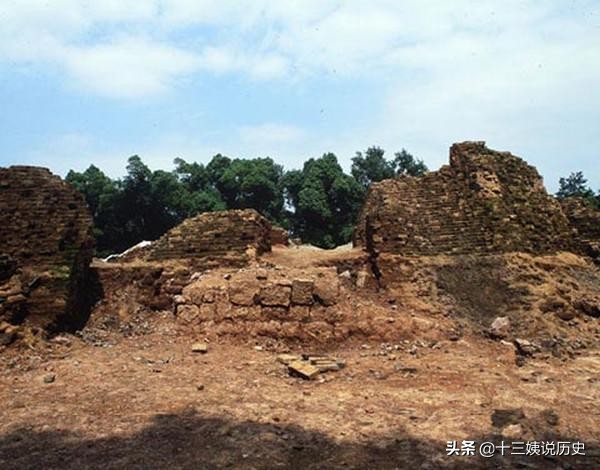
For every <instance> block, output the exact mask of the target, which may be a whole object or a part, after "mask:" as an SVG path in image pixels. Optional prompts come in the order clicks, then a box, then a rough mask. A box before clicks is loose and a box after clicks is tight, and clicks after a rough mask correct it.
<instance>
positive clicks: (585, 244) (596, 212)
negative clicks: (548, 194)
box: [561, 197, 600, 258]
mask: <svg viewBox="0 0 600 470" xmlns="http://www.w3.org/2000/svg"><path fill="white" fill-rule="evenodd" d="M561 206H562V209H563V211H564V213H565V214H566V216H567V218H568V219H569V223H570V224H571V227H572V228H573V237H574V240H575V243H576V244H577V246H578V248H579V250H580V251H581V252H583V253H585V254H587V255H588V256H592V257H594V258H598V257H600V209H598V208H596V207H594V206H593V205H592V204H591V203H590V202H589V201H586V200H585V199H582V198H578V197H569V198H566V199H563V200H562V201H561Z"/></svg>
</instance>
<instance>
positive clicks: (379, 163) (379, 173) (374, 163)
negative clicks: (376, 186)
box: [350, 147, 396, 188]
mask: <svg viewBox="0 0 600 470" xmlns="http://www.w3.org/2000/svg"><path fill="white" fill-rule="evenodd" d="M384 154H385V151H384V150H383V149H382V148H380V147H369V148H368V149H367V150H366V151H365V153H364V154H363V153H362V152H356V156H355V157H353V158H352V168H351V170H350V172H351V173H352V176H354V179H355V180H356V181H358V183H359V184H360V185H361V186H362V187H363V188H368V187H369V185H370V184H371V183H373V182H377V181H381V180H384V179H389V178H393V177H394V175H395V174H396V171H395V164H394V162H393V161H388V160H386V159H385V157H384Z"/></svg>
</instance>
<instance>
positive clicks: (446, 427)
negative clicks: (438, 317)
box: [0, 319, 600, 469]
mask: <svg viewBox="0 0 600 470" xmlns="http://www.w3.org/2000/svg"><path fill="white" fill-rule="evenodd" d="M153 329H154V330H155V332H154V333H152V334H148V335H144V336H136V337H131V338H124V337H122V336H121V335H116V334H107V335H106V336H105V337H104V338H102V339H101V340H97V341H96V344H97V346H93V345H91V344H88V343H86V342H85V341H83V340H81V339H79V338H77V337H74V336H69V337H68V340H69V342H70V345H65V344H60V345H59V344H56V343H49V344H47V345H45V346H42V345H40V346H39V348H40V349H39V350H35V351H34V350H30V351H28V352H27V353H26V354H23V351H18V350H13V351H10V352H7V353H6V354H5V356H4V361H3V364H2V367H1V372H0V373H1V375H0V400H1V401H2V404H3V406H2V411H1V412H0V422H1V425H0V468H3V469H12V468H14V469H25V468H44V469H50V468H223V467H228V468H405V467H408V466H411V467H416V468H464V466H466V465H469V466H472V467H476V468H515V467H516V468H519V466H520V468H599V467H598V465H599V464H600V453H599V452H598V447H597V445H598V424H599V422H600V414H599V409H598V405H597V403H598V400H599V399H600V387H599V385H598V384H599V377H600V354H599V352H598V351H597V350H596V351H589V350H588V351H586V352H584V353H581V354H580V355H578V356H577V357H576V358H575V359H573V360H568V361H566V362H561V361H559V360H558V359H555V358H543V359H541V360H537V359H536V360H533V359H532V360H530V361H528V362H527V363H526V364H525V366H523V367H520V368H519V367H516V366H515V356H514V350H513V348H512V347H511V346H510V345H505V344H502V343H497V342H490V341H488V340H484V339H481V338H476V337H464V338H463V339H461V340H459V341H456V342H451V341H442V342H440V343H438V344H437V345H434V346H433V347H428V346H427V345H425V346H419V343H418V342H417V343H410V344H405V343H402V344H400V345H399V346H398V349H395V348H394V346H393V345H392V351H391V352H389V353H387V355H380V354H381V352H380V351H381V350H382V348H381V345H380V344H377V343H371V344H369V345H360V344H356V345H346V346H344V347H343V348H341V349H339V350H335V351H333V353H334V354H335V355H337V356H339V357H341V358H343V359H345V360H346V362H347V366H346V368H345V369H343V370H342V371H339V372H329V373H326V374H322V375H321V376H320V378H319V379H317V380H315V381H303V380H302V379H298V378H292V377H289V376H288V374H287V372H286V368H285V366H283V365H281V364H279V363H278V362H277V361H276V352H275V351H269V350H268V349H269V347H268V346H265V347H264V348H263V350H257V349H256V348H255V346H254V344H253V343H252V342H249V343H248V344H244V345H232V344H228V343H223V344H217V343H210V347H209V352H208V353H207V354H205V355H198V354H195V353H192V352H191V350H190V346H191V343H192V342H193V341H194V340H197V339H198V338H194V337H186V336H185V335H182V334H180V333H178V332H175V331H174V330H173V329H172V328H171V324H170V322H169V321H168V320H166V319H165V320H162V321H158V322H157V324H156V325H154V328H153ZM200 339H201V338H200ZM415 344H416V354H414V353H410V350H411V349H412V350H413V352H415V348H413V346H414V345H415ZM402 368H406V369H402ZM410 368H415V369H416V370H415V371H412V370H411V369H410ZM50 373H51V374H55V381H54V382H53V383H45V382H44V380H43V378H44V377H45V376H46V375H47V374H50ZM515 407H520V408H522V409H523V411H524V412H525V415H526V420H525V421H524V422H523V423H522V425H523V431H524V434H523V437H522V439H523V440H534V439H537V440H541V439H551V440H563V441H575V440H578V441H584V442H585V443H586V444H587V448H586V451H587V454H588V455H587V456H586V457H573V456H571V457H563V458H560V459H552V460H548V459H542V458H534V457H519V458H512V459H511V458H509V457H503V458H502V457H495V458H494V459H492V460H485V459H483V458H478V457H464V458H460V457H455V456H452V457H447V456H446V455H445V448H446V441H447V440H462V439H471V440H476V441H482V440H484V439H485V440H492V441H495V442H500V441H501V440H502V439H503V438H502V437H501V436H500V435H499V431H498V430H497V429H494V428H493V427H492V424H491V415H492V413H493V410H494V409H498V408H515ZM548 409H552V410H554V411H555V412H556V413H557V414H558V416H559V422H558V424H557V425H555V426H552V425H550V424H548V423H547V422H546V421H545V419H544V416H545V415H544V412H545V410H548ZM546 412H547V411H546ZM561 465H563V466H562V467H561ZM569 465H571V466H570V467H569Z"/></svg>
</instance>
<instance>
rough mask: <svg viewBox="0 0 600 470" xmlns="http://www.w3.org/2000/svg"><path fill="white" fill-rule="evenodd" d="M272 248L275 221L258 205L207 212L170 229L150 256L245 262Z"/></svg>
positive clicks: (218, 263)
mask: <svg viewBox="0 0 600 470" xmlns="http://www.w3.org/2000/svg"><path fill="white" fill-rule="evenodd" d="M267 251H271V224H270V223H269V221H268V220H267V219H265V218H264V217H263V216H261V215H260V214H259V213H258V212H256V211H255V210H254V209H244V210H229V211H220V212H205V213H202V214H200V215H197V216H195V217H192V218H189V219H187V220H185V221H183V222H182V223H181V224H179V225H178V226H176V227H174V228H172V229H171V230H169V231H168V232H167V233H166V234H164V235H163V236H162V237H161V238H160V239H159V240H157V241H156V242H155V243H154V244H153V246H152V247H151V250H150V253H149V254H148V259H149V260H167V259H186V260H188V261H196V262H200V261H201V262H202V263H203V267H206V266H224V265H230V266H242V265H244V264H247V263H248V262H249V261H252V260H254V259H255V258H256V257H257V256H260V255H261V254H262V253H265V252H267Z"/></svg>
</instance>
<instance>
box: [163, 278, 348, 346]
mask: <svg viewBox="0 0 600 470" xmlns="http://www.w3.org/2000/svg"><path fill="white" fill-rule="evenodd" d="M339 296H340V281H339V278H338V274H337V271H336V269H335V268H333V267H321V268H312V269H310V270H303V269H287V270H285V271H282V270H275V269H265V268H256V267H249V268H244V269H240V270H238V271H237V272H234V273H231V274H229V275H227V276H226V277H225V279H224V277H223V274H222V273H207V274H205V275H202V276H200V277H199V279H197V280H196V281H194V282H192V283H190V284H189V285H187V286H186V287H184V288H183V290H182V293H181V295H178V296H177V297H176V298H175V304H176V316H177V318H178V320H180V321H181V322H183V323H186V324H190V325H201V326H202V328H209V329H210V328H212V329H216V330H217V331H218V332H219V334H239V333H241V334H244V335H252V336H256V335H263V336H272V337H289V338H293V337H299V336H302V335H313V336H315V337H322V338H325V337H326V336H328V335H331V334H332V332H333V330H334V327H335V325H336V322H337V321H339V317H340V314H339V313H336V312H335V310H333V309H331V308H329V307H332V306H334V305H336V304H337V303H338V298H339Z"/></svg>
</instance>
